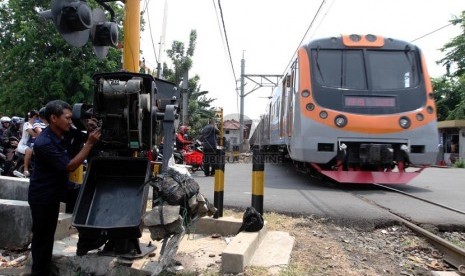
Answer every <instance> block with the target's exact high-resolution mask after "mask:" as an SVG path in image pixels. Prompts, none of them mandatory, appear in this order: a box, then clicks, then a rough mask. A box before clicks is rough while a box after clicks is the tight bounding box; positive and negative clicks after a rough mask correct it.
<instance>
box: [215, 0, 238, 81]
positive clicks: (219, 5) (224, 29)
mask: <svg viewBox="0 0 465 276" xmlns="http://www.w3.org/2000/svg"><path fill="white" fill-rule="evenodd" d="M218 8H219V9H220V15H221V23H222V24H223V32H224V38H225V40H226V47H227V49H228V55H229V62H230V63H231V69H232V72H233V76H234V80H237V78H236V71H235V70H234V63H233V61H232V57H231V49H230V47H229V40H228V33H227V32H226V25H225V23H224V16H223V8H222V7H221V0H218Z"/></svg>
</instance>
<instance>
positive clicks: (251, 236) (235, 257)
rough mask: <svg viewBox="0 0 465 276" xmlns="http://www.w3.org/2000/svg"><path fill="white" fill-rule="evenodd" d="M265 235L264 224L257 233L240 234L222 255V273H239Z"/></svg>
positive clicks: (247, 263)
mask: <svg viewBox="0 0 465 276" xmlns="http://www.w3.org/2000/svg"><path fill="white" fill-rule="evenodd" d="M266 233H267V229H266V224H265V226H264V227H263V228H262V229H261V230H260V231H258V232H240V233H239V234H237V235H236V236H235V237H234V238H233V240H232V241H231V243H229V244H228V246H227V247H226V249H225V250H224V251H223V254H222V258H221V259H222V266H223V273H241V272H243V271H244V268H245V267H246V266H247V265H249V263H250V261H251V260H252V257H253V255H254V254H255V250H256V249H257V248H258V246H259V245H260V243H261V242H262V240H263V239H264V238H265V235H266Z"/></svg>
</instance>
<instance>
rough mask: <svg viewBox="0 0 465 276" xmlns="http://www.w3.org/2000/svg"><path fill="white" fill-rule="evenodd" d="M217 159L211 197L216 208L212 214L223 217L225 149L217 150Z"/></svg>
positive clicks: (215, 216)
mask: <svg viewBox="0 0 465 276" xmlns="http://www.w3.org/2000/svg"><path fill="white" fill-rule="evenodd" d="M215 158H216V159H217V160H216V161H217V162H216V164H217V167H216V169H215V193H214V197H213V205H214V206H215V208H216V209H218V210H217V211H216V213H215V215H214V216H213V217H214V218H219V217H223V198H224V163H225V151H224V149H219V150H217V154H216V156H215Z"/></svg>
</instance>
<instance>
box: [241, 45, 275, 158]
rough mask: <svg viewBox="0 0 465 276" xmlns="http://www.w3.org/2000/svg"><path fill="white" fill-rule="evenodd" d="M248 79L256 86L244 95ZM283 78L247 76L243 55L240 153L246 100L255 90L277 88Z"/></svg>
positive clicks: (258, 75) (259, 75) (242, 148)
mask: <svg viewBox="0 0 465 276" xmlns="http://www.w3.org/2000/svg"><path fill="white" fill-rule="evenodd" d="M246 78H247V79H248V80H250V81H252V82H253V83H254V84H255V86H254V87H253V88H252V90H251V91H249V92H247V93H244V88H245V83H244V80H245V79H246ZM255 78H258V79H259V80H256V79H255ZM280 78H282V75H262V74H253V75H246V74H245V59H244V53H242V59H241V95H240V97H241V107H240V111H239V132H240V137H239V145H240V147H241V148H240V151H241V152H242V151H243V150H244V145H243V143H244V100H245V97H246V96H247V95H249V94H250V93H252V92H254V91H255V90H257V89H259V88H262V87H272V88H274V87H276V86H278V83H279V79H280Z"/></svg>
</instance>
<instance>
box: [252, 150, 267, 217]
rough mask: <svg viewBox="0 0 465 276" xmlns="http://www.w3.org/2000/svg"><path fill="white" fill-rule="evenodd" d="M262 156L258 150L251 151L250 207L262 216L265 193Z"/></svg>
mask: <svg viewBox="0 0 465 276" xmlns="http://www.w3.org/2000/svg"><path fill="white" fill-rule="evenodd" d="M264 159H265V158H264V155H263V153H262V152H261V151H260V150H259V149H254V150H253V156H252V207H254V208H255V210H257V211H258V212H259V213H260V214H262V215H263V194H264V191H265V185H264V182H265V181H264V180H265V177H264V171H265V162H264V161H265V160H264Z"/></svg>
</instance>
